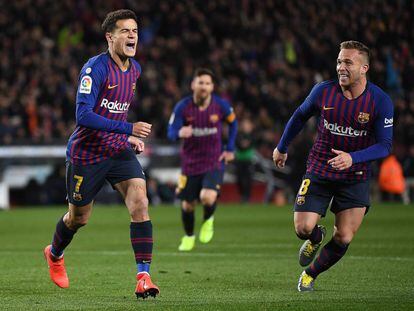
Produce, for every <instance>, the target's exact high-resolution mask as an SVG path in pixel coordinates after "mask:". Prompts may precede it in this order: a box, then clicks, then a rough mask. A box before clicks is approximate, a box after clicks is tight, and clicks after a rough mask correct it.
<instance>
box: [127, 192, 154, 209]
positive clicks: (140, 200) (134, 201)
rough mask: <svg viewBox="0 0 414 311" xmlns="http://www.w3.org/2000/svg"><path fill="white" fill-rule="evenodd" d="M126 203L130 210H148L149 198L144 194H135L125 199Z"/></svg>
mask: <svg viewBox="0 0 414 311" xmlns="http://www.w3.org/2000/svg"><path fill="white" fill-rule="evenodd" d="M125 201H126V202H125V204H126V205H127V206H128V208H129V210H130V211H136V212H140V211H146V210H148V204H149V202H148V198H147V197H146V196H144V195H134V196H131V197H129V198H127V199H126V200H125Z"/></svg>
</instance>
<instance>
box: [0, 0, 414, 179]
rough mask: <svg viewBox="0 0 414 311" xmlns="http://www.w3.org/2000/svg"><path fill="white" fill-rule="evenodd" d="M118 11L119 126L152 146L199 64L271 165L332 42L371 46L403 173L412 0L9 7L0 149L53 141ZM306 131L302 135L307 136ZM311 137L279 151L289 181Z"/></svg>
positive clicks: (0, 50) (407, 161) (331, 66)
mask: <svg viewBox="0 0 414 311" xmlns="http://www.w3.org/2000/svg"><path fill="white" fill-rule="evenodd" d="M120 8H129V9H132V10H134V11H135V12H136V14H137V16H138V18H139V25H138V27H139V44H138V53H137V56H136V59H137V60H138V61H139V62H140V63H141V66H142V69H143V75H142V76H141V78H140V80H139V82H138V85H137V90H138V91H137V94H138V95H137V98H136V99H135V101H134V103H133V105H132V109H131V110H132V111H130V119H131V120H143V121H147V122H150V123H152V124H153V133H152V134H151V135H152V139H153V140H156V141H158V140H159V141H163V140H165V137H166V128H167V124H168V118H169V116H170V114H171V111H172V108H173V107H174V105H175V103H176V102H177V101H178V100H179V99H180V98H181V97H183V96H184V95H187V94H188V93H189V91H190V90H189V86H190V81H191V78H192V74H193V71H194V69H195V68H196V67H198V66H206V67H209V68H211V69H212V70H213V71H214V72H215V74H216V75H217V78H218V83H217V85H216V90H217V92H218V93H219V94H221V95H222V96H224V97H225V98H227V99H228V100H229V101H230V102H231V103H232V105H233V107H234V108H235V111H236V115H237V117H238V119H239V122H240V124H241V126H240V137H239V143H238V146H239V151H243V148H244V147H243V144H242V140H243V139H244V140H246V139H247V140H249V141H250V142H249V144H248V145H249V146H250V147H249V148H254V149H255V150H257V151H258V152H259V153H260V154H261V155H263V156H264V157H265V158H268V159H271V154H272V151H273V148H274V147H275V146H276V144H277V142H278V140H279V138H280V135H281V133H282V130H283V127H284V125H285V123H286V122H287V120H288V119H289V117H290V115H291V113H292V112H293V111H294V110H295V109H296V107H297V106H298V105H299V104H300V103H301V102H302V100H303V99H304V98H305V97H306V96H307V94H308V93H309V91H310V90H311V88H312V86H313V85H314V84H315V83H317V82H320V81H322V80H326V79H333V78H336V73H335V65H336V57H337V54H338V48H339V43H340V42H341V41H345V40H350V39H354V40H358V41H362V42H363V43H365V44H366V45H367V46H369V47H370V48H371V49H372V59H371V64H370V71H369V79H370V80H371V81H372V82H374V83H376V84H378V85H379V86H380V87H382V88H383V89H384V90H385V91H386V92H388V93H389V94H390V95H391V97H392V98H393V101H394V104H395V117H394V121H395V122H394V124H395V126H394V131H395V132H394V153H395V154H396V155H397V158H398V159H399V160H400V161H401V163H402V164H403V168H404V172H405V174H409V175H410V176H414V163H413V161H414V160H413V159H414V144H413V143H412V142H413V141H414V79H413V73H414V57H413V53H414V32H413V31H412V25H413V17H414V2H413V1H410V0H406V1H404V0H394V1H380V0H373V1H353V0H337V1H333V0H319V1H305V0H301V1H279V0H263V1H256V0H209V1H194V0H181V1H172V0H153V1H132V0H131V1H127V0H116V1H86V0H83V1H81V0H79V1H71V0H63V1H52V0H16V1H10V2H8V5H7V6H4V7H3V8H2V10H1V11H0V27H1V29H2V31H1V33H0V59H1V62H0V72H1V79H0V111H1V114H0V144H1V145H10V144H28V143H29V144H64V143H66V141H67V138H68V137H69V135H70V134H71V132H72V130H73V128H74V124H75V120H74V110H75V95H76V85H77V79H78V73H79V71H80V69H81V67H82V65H83V64H84V63H85V62H86V61H87V60H88V58H90V57H92V56H94V55H96V54H98V53H101V52H105V51H106V49H107V43H106V40H105V38H104V34H103V33H102V30H101V27H100V25H101V23H102V21H103V19H104V17H105V15H106V14H107V13H108V12H109V11H112V10H115V9H120ZM313 125H314V124H312V123H309V124H308V125H307V127H308V128H309V129H310V128H314V126H313ZM313 135H314V131H311V130H308V131H304V133H302V135H300V136H299V137H298V138H297V139H296V140H295V142H294V144H293V145H292V147H291V148H290V149H289V152H290V153H289V157H290V160H289V161H291V162H290V163H289V164H290V165H291V166H292V167H294V168H295V170H294V171H293V172H292V174H294V175H295V174H296V175H297V176H293V178H296V177H297V178H299V179H300V174H302V172H303V167H304V163H305V159H306V154H307V150H308V149H309V147H310V146H311V144H312V141H313Z"/></svg>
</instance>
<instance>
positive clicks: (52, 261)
mask: <svg viewBox="0 0 414 311" xmlns="http://www.w3.org/2000/svg"><path fill="white" fill-rule="evenodd" d="M51 248H52V245H48V246H46V247H45V249H44V251H43V254H44V255H45V259H46V262H47V265H48V267H49V274H50V279H51V280H52V281H53V283H55V284H56V285H57V286H59V287H61V288H68V287H69V279H68V275H67V274H66V268H65V261H64V259H63V256H62V257H60V258H55V257H53V256H52V254H51V252H50V249H51Z"/></svg>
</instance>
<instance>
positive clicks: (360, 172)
mask: <svg viewBox="0 0 414 311" xmlns="http://www.w3.org/2000/svg"><path fill="white" fill-rule="evenodd" d="M369 57H370V51H369V49H368V48H367V47H366V46H365V45H364V44H362V43H360V42H357V41H346V42H342V43H341V45H340V51H339V55H338V59H337V65H336V71H337V74H338V80H335V81H325V82H321V83H319V84H317V85H316V86H315V87H314V88H313V89H312V91H311V92H310V94H309V96H308V97H307V98H306V99H305V101H304V102H303V103H302V105H301V106H299V108H298V109H296V111H295V112H294V113H293V115H292V117H291V118H290V120H289V122H288V123H287V125H286V128H285V131H284V133H283V135H282V138H281V140H280V142H279V144H278V146H277V148H276V149H275V150H274V152H273V161H274V163H275V165H276V166H278V167H280V168H282V167H284V165H285V162H286V159H287V147H288V145H289V143H290V142H291V141H292V139H293V138H294V137H295V136H296V135H297V134H298V133H299V132H300V130H301V129H302V128H303V126H304V124H305V122H306V121H307V120H308V119H309V118H310V117H311V116H312V115H317V116H318V117H319V121H318V136H317V138H316V141H315V143H314V145H313V147H312V150H311V151H310V153H309V157H308V161H307V169H306V174H305V175H304V177H303V182H302V185H301V186H300V188H299V191H298V194H297V197H296V202H295V207H294V211H295V212H294V223H295V231H296V234H297V236H298V237H299V238H300V239H302V240H306V241H305V242H304V244H303V245H302V247H301V248H300V251H299V263H300V265H302V266H308V265H309V264H311V263H312V262H313V263H312V264H311V265H310V266H309V267H308V268H306V269H305V270H304V271H303V272H302V274H301V276H300V278H299V283H298V290H299V291H312V290H313V287H314V281H315V279H316V278H317V277H318V275H319V274H321V273H322V272H324V271H325V270H327V269H329V268H330V267H332V266H333V265H334V264H335V263H337V262H338V261H339V260H340V259H341V258H342V257H343V256H344V255H345V253H346V251H347V249H348V246H349V244H350V243H351V241H352V238H353V237H354V235H355V233H356V232H357V231H358V228H359V227H360V225H361V223H362V220H363V218H364V215H365V214H366V213H367V211H368V208H369V205H370V202H369V175H370V161H373V160H376V159H380V158H383V157H385V156H387V155H388V154H389V153H390V150H391V146H392V126H393V104H392V102H391V99H390V98H389V96H388V95H387V94H386V93H385V92H384V91H382V90H381V89H380V88H379V87H378V86H376V85H375V84H373V83H371V82H368V81H367V76H366V75H367V71H368V69H369ZM329 206H330V209H331V211H332V212H333V213H334V214H335V226H334V229H333V230H334V231H333V237H332V239H331V240H330V241H329V242H328V243H327V244H326V245H325V246H324V247H323V248H322V250H321V252H320V254H319V255H318V257H317V258H316V259H315V260H313V259H314V258H315V255H316V253H317V251H318V249H319V247H320V246H321V244H322V241H323V239H324V237H325V235H326V230H325V228H324V227H323V226H321V225H318V222H319V220H320V218H321V217H324V216H325V214H326V211H327V209H328V207H329Z"/></svg>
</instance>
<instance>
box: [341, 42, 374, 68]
mask: <svg viewBox="0 0 414 311" xmlns="http://www.w3.org/2000/svg"><path fill="white" fill-rule="evenodd" d="M339 49H340V50H344V49H345V50H358V51H359V53H360V54H363V55H364V56H365V58H366V60H367V62H368V64H369V59H370V57H371V51H370V50H369V48H368V47H367V46H366V45H365V44H363V43H361V42H359V41H353V40H350V41H344V42H341V44H340V45H339Z"/></svg>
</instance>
